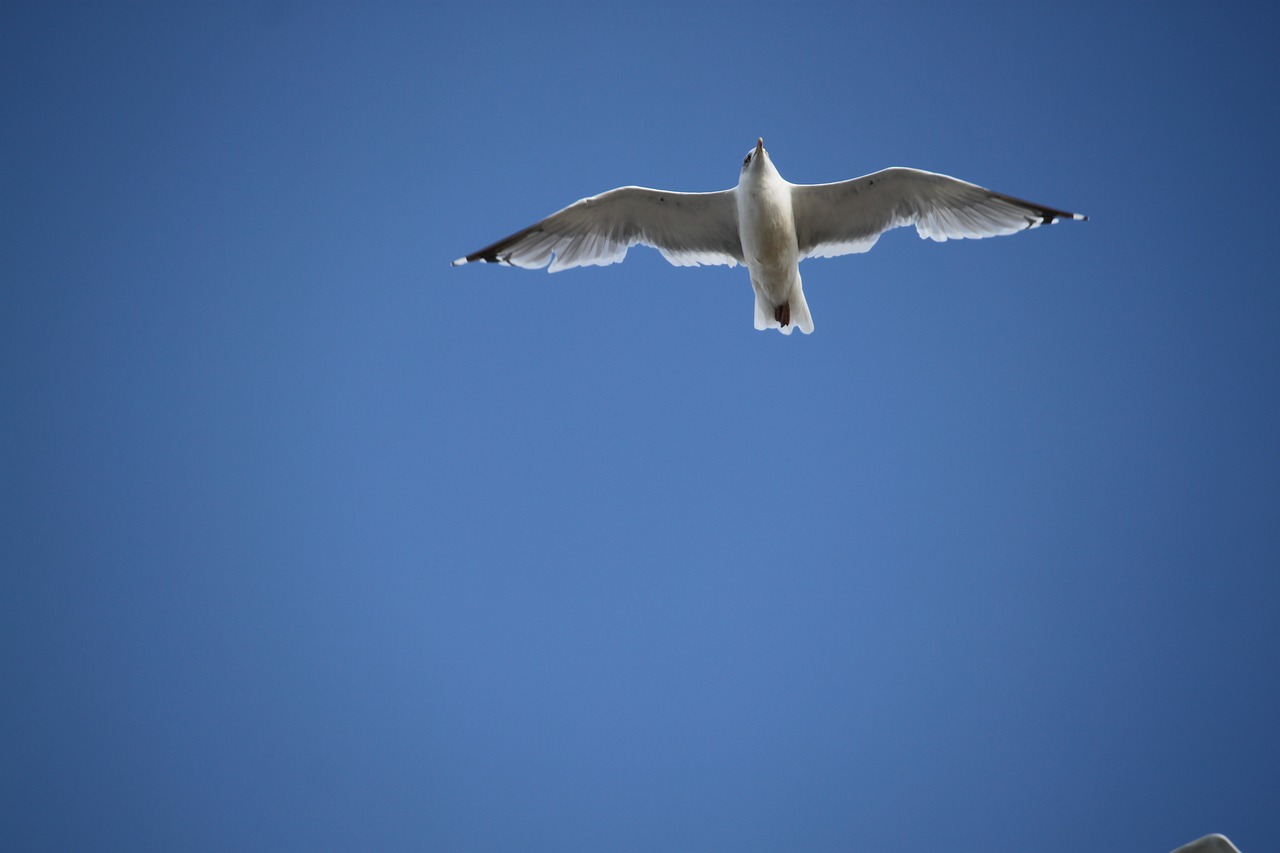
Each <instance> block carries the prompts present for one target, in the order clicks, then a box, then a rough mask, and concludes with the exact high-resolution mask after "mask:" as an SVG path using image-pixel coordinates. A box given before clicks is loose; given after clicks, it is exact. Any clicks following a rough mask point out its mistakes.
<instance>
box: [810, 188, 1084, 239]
mask: <svg viewBox="0 0 1280 853" xmlns="http://www.w3.org/2000/svg"><path fill="white" fill-rule="evenodd" d="M791 203H792V209H793V210H794V212H795V220H796V237H797V242H798V243H799V248H800V255H801V257H804V258H833V257H835V256H837V255H848V254H853V253H855V252H865V251H868V250H869V249H870V248H871V247H872V246H874V245H875V244H876V241H877V240H879V239H880V235H881V234H883V233H884V232H885V231H888V230H890V229H893V228H900V227H902V226H905V225H914V226H915V227H916V232H917V233H919V235H920V236H921V238H928V239H930V240H937V241H939V242H942V241H945V240H959V239H966V238H968V239H977V238H981V237H995V236H998V235H1002V234H1013V233H1014V232H1016V231H1022V230H1024V229H1027V228H1035V227H1036V226H1038V225H1042V224H1044V223H1046V222H1055V221H1057V220H1058V219H1087V218H1088V217H1086V216H1084V215H1082V214H1079V213H1068V212H1067V211H1065V210H1057V209H1055V208H1052V207H1045V206H1044V205H1040V204H1035V203H1033V202H1029V201H1023V200H1022V199H1019V198H1014V197H1013V196H1008V195H1004V194H1003V193H998V192H993V191H992V190H988V189H984V188H983V187H980V186H977V185H976V184H971V183H968V182H967V181H961V180H959V179H957V178H951V177H948V176H947V175H939V174H936V173H934V172H925V171H922V170H920V169H906V168H902V167H895V168H892V169H884V170H882V171H879V172H875V173H873V174H870V175H864V176H863V177H861V178H854V179H853V180H851V181H840V182H838V183H834V184H797V185H794V186H793V187H792V190H791Z"/></svg>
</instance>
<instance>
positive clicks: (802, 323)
mask: <svg viewBox="0 0 1280 853" xmlns="http://www.w3.org/2000/svg"><path fill="white" fill-rule="evenodd" d="M755 296H756V317H755V326H756V328H757V329H760V330H761V331H764V330H765V329H777V330H778V331H779V332H782V334H784V335H789V334H791V330H792V329H799V330H800V331H802V332H804V333H805V334H806V335H811V334H813V317H812V316H810V314H809V303H808V302H806V301H805V298H804V291H803V290H802V289H800V288H799V287H797V288H795V289H794V290H792V292H791V299H790V301H789V302H788V308H789V313H790V317H787V318H786V319H788V320H790V322H789V323H788V324H787V325H785V326H784V325H782V323H781V322H780V321H779V319H778V315H779V313H781V314H782V315H783V316H784V317H785V316H786V313H788V312H778V311H776V310H775V309H774V307H773V306H771V305H766V304H765V302H764V300H763V299H761V298H760V294H759V293H756V295H755Z"/></svg>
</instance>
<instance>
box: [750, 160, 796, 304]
mask: <svg viewBox="0 0 1280 853" xmlns="http://www.w3.org/2000/svg"><path fill="white" fill-rule="evenodd" d="M738 230H739V234H740V237H741V239H742V254H743V258H744V260H745V261H746V264H747V267H748V268H750V270H751V277H752V281H753V282H754V283H755V284H757V285H758V286H760V287H763V288H765V289H766V290H768V291H770V292H771V295H772V296H774V297H775V299H778V300H781V299H782V298H783V297H784V296H785V294H786V292H787V290H788V289H789V288H790V286H791V284H792V281H793V278H794V277H795V275H796V273H797V272H798V270H797V264H799V262H800V252H799V249H798V248H797V244H796V227H795V218H794V216H793V215H792V211H791V187H790V185H789V184H788V183H787V182H786V181H784V180H783V179H782V177H781V176H780V175H778V174H777V172H775V171H773V170H772V169H760V170H759V172H758V173H757V174H753V175H750V176H748V177H746V178H744V180H743V181H742V183H741V184H739V186H738Z"/></svg>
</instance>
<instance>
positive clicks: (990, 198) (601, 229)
mask: <svg viewBox="0 0 1280 853" xmlns="http://www.w3.org/2000/svg"><path fill="white" fill-rule="evenodd" d="M1087 218H1088V217H1085V216H1083V215H1081V214H1079V213H1068V212H1067V211H1064V210H1056V209H1054V208H1051V207H1045V206H1044V205H1039V204H1033V203H1032V202H1029V201H1023V200H1021V199H1017V198H1013V197H1012V196H1007V195H1003V194H1001V193H997V192H993V191H991V190H988V189H983V188H982V187H979V186H976V185H975V184H970V183H966V182H965V181H961V180H958V179H956V178H950V177H947V176H946V175H939V174H935V173H933V172H925V171H921V170H919V169H906V168H901V167H895V168H891V169H884V170H882V171H879V172H875V173H873V174H870V175H864V176H863V177H861V178H854V179H853V180H850V181H840V182H838V183H833V184H792V183H789V182H788V181H786V180H784V179H783V177H782V175H780V174H778V170H777V169H776V168H774V165H773V161H772V160H771V159H770V158H769V154H768V152H767V151H766V150H765V148H764V140H763V139H761V140H758V141H757V142H756V146H755V148H753V149H752V150H751V151H749V152H747V156H746V157H745V158H743V161H742V174H741V176H740V177H739V179H738V185H737V186H736V187H734V188H733V189H729V190H723V191H721V192H711V193H682V192H670V191H667V190H653V189H647V188H645V187H620V188H619V189H616V190H610V191H608V192H606V193H601V194H600V195H596V196H591V197H590V198H584V199H582V200H581V201H578V202H575V203H574V204H571V205H569V206H568V207H566V208H564V209H563V210H561V211H559V212H557V213H553V214H552V215H550V216H548V217H547V218H546V219H544V220H542V221H541V222H537V223H535V224H533V225H530V226H529V227H528V228H525V229H524V230H522V231H518V232H516V233H515V234H512V235H511V236H510V237H507V238H505V239H503V240H499V241H498V242H496V243H494V244H493V245H491V246H486V247H485V248H483V249H480V250H479V251H476V252H473V253H471V254H470V255H467V256H466V257H464V258H459V259H458V260H456V261H454V262H453V264H454V266H458V265H460V264H465V263H468V262H471V261H482V262H487V263H499V264H508V265H510V266H517V267H525V268H527V269H538V268H541V267H546V266H549V272H558V271H560V270H564V269H569V268H571V267H577V266H591V265H595V266H604V265H606V264H613V263H617V262H618V261H621V260H622V259H623V258H624V257H626V254H627V249H629V248H631V247H632V246H634V245H636V244H637V243H639V244H641V245H645V246H652V247H653V248H655V249H657V250H658V251H659V252H661V253H662V256H663V257H664V258H666V259H667V260H668V261H670V262H671V263H673V264H675V265H676V266H699V265H701V264H725V265H728V266H736V265H737V264H745V265H746V267H747V269H748V270H749V271H750V273H751V286H752V289H753V290H754V291H755V295H756V300H755V327H756V328H757V329H778V330H780V331H781V332H782V333H783V334H790V333H791V329H792V328H793V327H799V329H800V330H801V331H802V332H806V333H808V332H812V331H813V320H812V318H811V317H810V315H809V306H808V304H807V302H806V301H805V298H804V288H803V285H802V283H801V281H800V269H799V263H800V261H802V260H804V259H805V258H831V257H835V256H837V255H848V254H852V253H855V252H865V251H867V250H868V249H870V248H871V247H872V246H874V245H875V243H876V240H878V239H879V238H880V235H881V234H883V233H884V232H885V231H888V230H890V229H891V228H899V227H901V226H904V225H914V226H915V227H916V231H917V232H918V233H919V234H920V236H921V237H922V238H926V237H927V238H928V239H930V240H938V241H945V240H955V239H963V238H979V237H994V236H998V235H1001V234H1012V233H1014V232H1015V231H1023V230H1025V229H1027V228H1035V227H1036V226H1038V225H1041V224H1043V223H1046V222H1055V221H1057V220H1058V219H1087Z"/></svg>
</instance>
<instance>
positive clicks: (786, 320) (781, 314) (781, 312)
mask: <svg viewBox="0 0 1280 853" xmlns="http://www.w3.org/2000/svg"><path fill="white" fill-rule="evenodd" d="M773 319H775V320H777V321H778V323H780V324H781V325H782V328H784V329H785V328H786V327H787V326H790V325H791V302H790V300H788V301H786V302H784V303H782V304H781V305H779V306H778V307H777V308H774V309H773Z"/></svg>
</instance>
